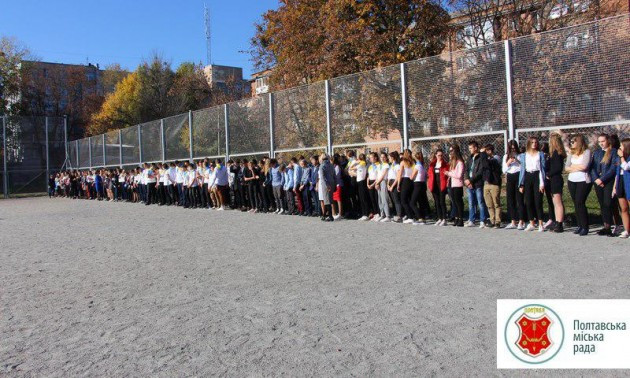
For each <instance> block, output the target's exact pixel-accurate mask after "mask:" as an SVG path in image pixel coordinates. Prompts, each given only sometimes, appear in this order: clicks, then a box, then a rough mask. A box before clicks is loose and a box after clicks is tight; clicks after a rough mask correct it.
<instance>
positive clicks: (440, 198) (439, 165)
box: [427, 148, 449, 226]
mask: <svg viewBox="0 0 630 378" xmlns="http://www.w3.org/2000/svg"><path fill="white" fill-rule="evenodd" d="M448 170H449V166H448V163H447V162H446V160H445V159H444V150H442V149H441V148H438V149H437V150H436V151H435V153H434V154H433V159H432V160H431V163H429V169H428V170H427V185H428V187H429V191H430V192H431V194H432V195H433V203H434V204H435V212H436V222H435V225H436V226H446V222H447V221H446V219H447V213H446V188H447V184H448V175H447V174H446V172H448Z"/></svg>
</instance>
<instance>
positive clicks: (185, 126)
mask: <svg viewBox="0 0 630 378" xmlns="http://www.w3.org/2000/svg"><path fill="white" fill-rule="evenodd" d="M628 67H630V16H629V15H628V14H625V15H622V16H617V17H611V18H607V19H603V20H599V21H596V22H591V23H587V24H582V25H578V26H573V27H568V28H564V29H558V30H554V31H550V32H544V33H538V34H532V35H528V36H524V37H519V38H516V39H512V40H507V41H502V42H497V43H494V44H490V45H486V46H483V47H479V48H474V49H466V50H459V51H451V52H445V53H443V54H441V55H437V56H432V57H428V58H424V59H419V60H415V61H410V62H406V63H402V64H397V65H393V66H388V67H382V68H377V69H374V70H371V71H367V72H360V73H355V74H351V75H347V76H342V77H337V78H333V79H330V80H325V81H321V82H317V83H314V84H310V85H304V86H300V87H296V88H290V89H286V90H283V91H278V92H274V93H269V94H265V95H262V96H259V97H254V98H248V99H244V100H240V101H236V102H232V103H229V104H225V105H220V106H216V107H212V108H207V109H202V110H197V111H191V112H188V113H184V114H180V115H176V116H173V117H169V118H164V119H161V120H156V121H151V122H147V123H144V124H141V125H137V126H133V127H129V128H126V129H122V130H117V131H112V132H109V133H107V134H104V135H98V136H92V137H89V138H84V139H80V140H76V141H72V142H69V143H68V158H69V162H70V165H71V166H72V167H73V168H94V167H118V166H123V167H125V166H136V165H137V164H139V163H141V162H165V161H173V160H190V159H196V158H203V157H221V158H233V157H260V156H276V157H278V156H283V157H288V156H292V155H297V154H304V155H306V154H312V153H319V152H323V151H327V152H340V151H343V150H347V149H353V150H356V151H361V152H368V151H374V150H393V149H397V150H400V149H402V148H406V147H409V148H411V149H417V150H422V151H423V152H424V153H425V154H428V153H430V152H431V151H434V150H435V148H437V147H440V146H442V147H446V146H447V145H449V144H453V143H457V144H460V145H461V147H462V151H466V150H467V148H466V143H467V142H468V141H469V140H471V139H475V140H477V141H479V142H480V143H483V144H486V143H492V144H494V145H495V147H496V149H497V153H498V154H503V152H504V150H505V146H506V144H507V141H508V140H509V139H513V138H515V139H518V140H520V141H521V142H522V141H524V139H525V138H527V137H528V136H531V135H537V136H539V137H541V138H543V139H545V138H546V137H547V136H548V135H549V133H550V132H554V131H555V132H559V133H560V134H562V135H568V134H570V133H572V132H583V133H585V134H586V135H587V137H588V139H589V140H590V142H591V143H592V144H594V142H595V140H596V137H595V136H596V134H597V133H599V132H602V131H606V132H609V133H615V134H618V135H619V136H620V137H627V136H630V69H628ZM39 168H41V167H39Z"/></svg>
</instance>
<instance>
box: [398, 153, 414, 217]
mask: <svg viewBox="0 0 630 378" xmlns="http://www.w3.org/2000/svg"><path fill="white" fill-rule="evenodd" d="M406 151H407V150H405V153H403V156H402V159H401V161H400V170H399V171H398V177H397V180H398V188H397V190H398V191H399V192H400V202H401V204H402V207H403V209H404V210H405V215H406V217H407V219H405V220H404V221H403V223H407V224H411V223H413V222H415V221H417V214H418V209H417V208H416V205H415V204H414V203H413V202H412V201H411V195H412V193H413V181H411V175H412V173H413V170H414V166H415V164H414V162H413V158H412V157H411V152H410V153H406Z"/></svg>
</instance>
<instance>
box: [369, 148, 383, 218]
mask: <svg viewBox="0 0 630 378" xmlns="http://www.w3.org/2000/svg"><path fill="white" fill-rule="evenodd" d="M380 167H381V162H380V160H379V158H378V153H376V152H371V153H370V165H369V167H368V170H367V173H368V178H367V188H368V193H369V194H370V205H372V206H371V207H372V212H371V213H372V217H371V219H372V220H373V221H375V222H378V221H380V220H381V215H380V211H379V206H378V190H376V187H375V183H376V179H377V178H378V173H379V169H380Z"/></svg>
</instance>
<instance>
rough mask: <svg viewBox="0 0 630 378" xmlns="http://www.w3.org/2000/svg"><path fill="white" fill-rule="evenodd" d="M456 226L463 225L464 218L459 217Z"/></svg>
mask: <svg viewBox="0 0 630 378" xmlns="http://www.w3.org/2000/svg"><path fill="white" fill-rule="evenodd" d="M457 227H464V220H463V219H460V220H459V221H458V222H457Z"/></svg>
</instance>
